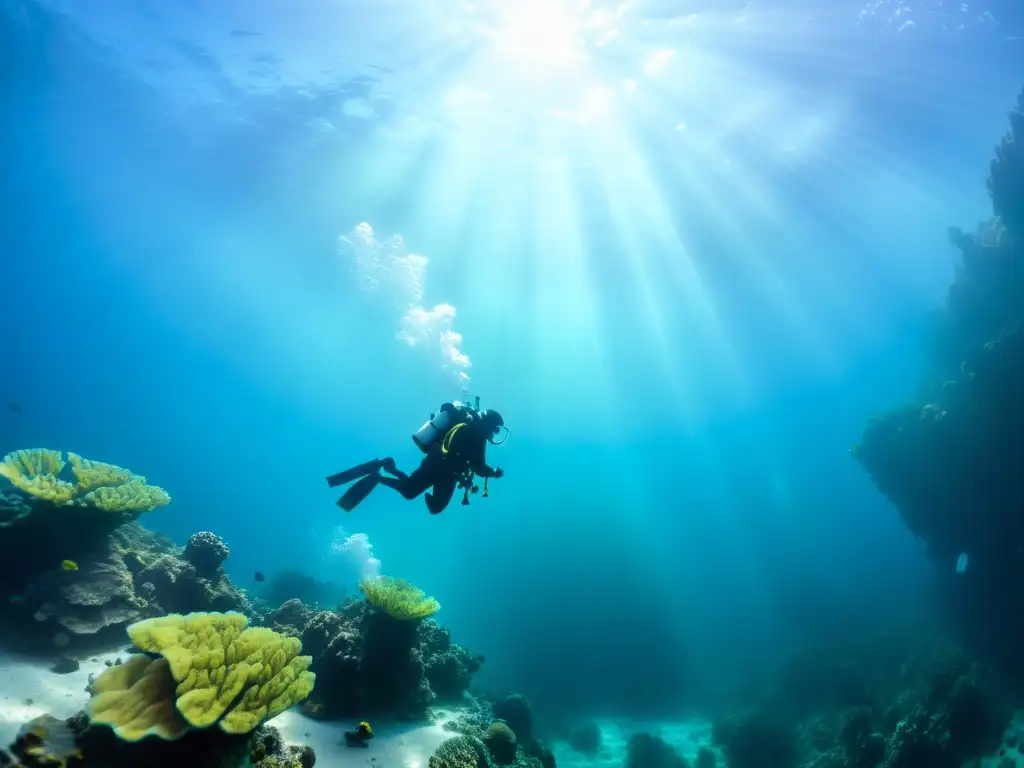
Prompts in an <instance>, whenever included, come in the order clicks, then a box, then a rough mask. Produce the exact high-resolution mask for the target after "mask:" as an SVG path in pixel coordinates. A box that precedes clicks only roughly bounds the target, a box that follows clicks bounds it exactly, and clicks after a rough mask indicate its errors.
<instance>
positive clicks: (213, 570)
mask: <svg viewBox="0 0 1024 768" xmlns="http://www.w3.org/2000/svg"><path fill="white" fill-rule="evenodd" d="M230 554H231V550H230V549H229V548H228V545H227V544H225V543H224V539H222V538H221V537H220V536H218V535H217V534H215V533H213V532H212V531H200V532H199V533H193V534H192V535H191V536H189V537H188V543H187V544H186V545H185V552H184V554H183V555H182V557H183V558H185V559H186V560H188V562H189V563H191V564H192V567H193V568H195V569H196V572H197V573H198V574H199V575H200V576H202V577H203V578H210V577H211V576H216V575H217V573H218V572H219V571H220V566H221V564H222V563H223V562H224V561H225V560H227V559H228V555H230Z"/></svg>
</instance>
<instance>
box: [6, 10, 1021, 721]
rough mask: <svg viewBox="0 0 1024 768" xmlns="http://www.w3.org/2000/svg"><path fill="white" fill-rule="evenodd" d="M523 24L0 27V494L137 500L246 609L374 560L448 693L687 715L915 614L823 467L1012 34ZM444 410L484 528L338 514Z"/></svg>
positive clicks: (400, 512) (861, 391)
mask: <svg viewBox="0 0 1024 768" xmlns="http://www.w3.org/2000/svg"><path fill="white" fill-rule="evenodd" d="M531 5H532V4H531V3H527V2H525V1H524V2H523V3H521V4H520V5H518V6H515V12H514V13H513V12H512V11H509V10H507V9H506V10H504V11H503V10H501V7H500V6H497V5H495V6H491V5H487V4H481V5H480V6H479V8H478V10H477V11H476V12H475V13H474V14H470V13H469V12H468V11H466V10H465V9H464V8H463V5H462V4H460V3H456V2H441V1H440V0H439V1H438V2H433V3H419V2H417V3H413V2H408V3H407V2H404V0H403V1H401V2H400V1H399V0H391V2H386V3H385V2H379V3H359V2H341V3H336V2H327V0H316V1H315V2H314V0H309V1H308V2H304V3H298V4H295V3H283V2H268V1H267V0H257V1H256V2H253V1H252V0H246V2H241V1H240V0H237V1H236V0H222V1H221V2H212V0H211V1H210V2H207V1H205V0H189V2H184V1H183V2H179V3H157V2H144V1H143V0H135V1H134V2H128V1H127V0H108V1H106V2H101V1H98V0H97V1H92V2H80V1H77V0H76V1H75V2H72V0H66V1H63V2H62V1H59V0H52V1H49V2H30V1H28V0H2V2H0V70H2V72H3V76H2V77H0V110H2V125H3V141H2V143H0V167H2V169H3V172H2V174H0V185H2V186H0V200H2V206H0V247H2V249H3V256H2V260H3V261H2V263H3V269H2V276H0V321H2V324H3V327H4V336H3V339H4V354H3V358H2V359H3V363H2V365H0V399H4V400H6V399H7V398H10V399H13V400H14V401H16V402H17V404H18V405H20V406H21V408H20V412H17V413H16V412H14V411H13V410H4V411H2V412H0V449H2V450H0V453H5V452H7V451H9V450H15V449H17V448H28V447H51V448H58V449H62V450H71V451H75V452H78V453H80V454H83V455H85V456H88V457H91V458H95V459H99V460H103V461H109V462H114V463H117V464H120V465H123V466H126V467H129V468H130V469H132V470H133V471H135V472H138V473H140V474H144V475H146V476H147V477H148V478H149V480H150V481H151V482H153V483H155V484H158V485H160V486H162V487H164V488H166V489H168V491H169V492H170V493H171V495H172V497H173V502H172V504H171V505H170V506H169V507H167V508H164V509H161V510H158V511H156V512H153V513H152V514H151V515H149V516H147V517H146V518H144V522H145V523H146V525H148V526H150V527H152V528H155V529H158V530H161V531H163V532H166V533H168V534H170V535H171V536H173V537H175V538H176V539H177V540H178V541H179V542H183V541H184V540H185V539H186V538H187V536H188V535H189V534H191V533H192V532H194V531H196V530H203V529H208V530H213V531H215V532H216V533H218V534H219V535H221V536H222V537H223V538H224V539H225V540H226V541H227V542H228V544H229V545H230V546H231V548H232V555H231V557H230V559H229V560H228V563H227V567H228V568H229V570H230V572H231V574H232V576H233V578H235V580H236V581H237V582H238V583H239V584H241V585H242V586H244V587H246V588H255V587H256V586H257V585H256V584H255V582H254V581H253V572H254V571H256V570H260V571H263V572H266V573H268V574H272V573H274V572H276V571H278V570H280V569H284V568H299V569H302V570H304V571H305V572H307V573H310V574H312V575H314V576H316V577H317V578H321V579H325V580H329V579H336V578H337V579H351V576H352V574H351V571H350V570H345V566H344V565H343V564H339V562H338V560H337V558H336V557H332V555H331V541H332V538H333V537H335V536H336V535H338V531H337V530H336V527H337V526H339V525H341V526H343V528H344V531H345V533H346V534H352V533H357V532H358V533H365V534H366V535H367V537H368V538H369V541H370V542H371V544H372V546H373V553H374V556H375V557H377V558H379V559H380V561H381V563H382V568H383V571H384V572H385V573H387V574H391V575H394V576H399V577H402V578H406V579H409V580H411V581H413V582H415V583H417V584H418V585H421V586H422V587H423V588H424V589H426V590H427V591H428V592H430V593H431V594H434V595H436V596H437V597H438V598H439V600H440V601H441V603H442V605H443V610H442V613H441V614H440V616H439V618H440V619H441V620H442V621H443V623H444V624H446V625H447V626H449V627H451V628H452V630H453V633H454V635H455V637H456V639H457V640H458V641H459V642H461V643H463V644H465V645H468V646H469V647H471V648H473V649H474V650H476V651H479V652H481V653H483V654H485V655H486V656H487V659H488V661H487V664H486V666H485V669H484V671H482V672H481V673H480V678H479V680H478V682H479V683H480V684H482V685H485V686H487V685H490V686H494V687H496V688H512V689H516V690H521V691H523V692H525V693H527V694H528V695H529V696H531V698H532V699H533V700H534V701H535V704H536V705H537V706H540V707H544V706H547V707H549V708H551V709H561V710H564V711H573V710H575V709H582V708H587V707H589V708H591V709H595V708H596V709H603V710H606V711H608V712H635V711H639V710H642V709H644V708H648V709H653V710H662V709H671V708H674V707H682V706H686V703H687V701H688V700H689V699H690V698H693V697H697V696H699V695H701V694H703V693H706V692H707V691H708V690H709V689H712V688H714V687H715V686H718V685H721V681H722V680H723V679H726V678H729V677H730V676H734V675H739V674H740V671H741V670H747V669H750V668H756V667H757V666H758V664H761V663H766V662H767V660H768V659H772V658H776V657H777V656H778V655H779V653H781V649H785V648H791V647H793V646H794V644H795V643H796V642H798V641H799V640H802V639H805V638H806V637H807V636H813V635H822V636H827V635H828V633H829V632H833V631H835V628H836V627H837V626H840V625H841V624H842V622H844V621H849V620H850V617H851V616H854V617H858V620H863V621H867V620H868V618H866V617H873V616H881V615H885V614H887V613H890V612H892V613H899V612H906V611H908V610H915V609H916V608H917V607H918V606H920V605H921V604H922V592H923V589H924V585H925V582H926V576H927V574H928V564H927V563H926V559H925V556H924V553H923V548H922V546H921V545H920V544H919V543H918V542H917V541H915V540H914V539H913V538H912V536H911V535H910V533H909V532H908V531H907V530H906V529H905V527H904V525H903V523H902V521H901V520H900V518H899V516H898V515H897V514H896V512H895V510H894V509H893V508H892V507H891V506H890V505H889V504H888V502H886V501H885V500H884V499H883V498H882V496H881V495H880V494H879V493H878V492H877V491H876V490H875V488H874V487H873V486H872V484H871V482H870V480H869V478H868V477H867V476H866V475H865V474H864V473H863V472H862V470H861V469H860V468H859V467H858V466H857V465H856V464H855V463H854V462H853V461H852V460H851V459H850V457H849V455H848V449H849V447H850V446H851V445H852V444H853V443H855V442H856V441H857V440H858V439H859V436H860V434H861V431H862V429H863V426H864V424H865V423H866V421H867V419H868V418H869V416H870V415H871V414H873V413H875V412H877V411H879V410H881V409H884V408H886V407H888V406H890V405H893V404H895V403H898V402H900V401H901V400H902V399H903V398H905V397H906V396H907V395H909V394H910V393H911V392H912V391H913V387H914V385H915V383H916V381H917V380H918V377H919V374H920V373H921V372H922V370H923V369H924V367H925V365H926V362H925V355H924V353H925V346H924V341H925V339H926V337H927V332H928V328H929V322H930V317H931V313H932V311H933V310H934V309H936V308H938V307H940V306H941V302H942V300H943V296H944V292H945V289H946V287H947V285H948V283H949V281H950V279H951V277H952V274H953V265H954V263H955V256H956V254H955V251H954V250H953V249H952V248H951V247H949V246H948V244H947V242H946V237H945V231H946V227H947V225H950V224H959V225H961V226H964V227H965V228H968V229H969V228H971V227H972V226H973V224H974V222H975V221H977V220H979V219H981V218H983V217H985V216H987V215H988V214H989V212H990V211H989V207H988V201H987V198H986V195H985V188H984V184H983V177H984V171H985V169H986V167H987V164H988V161H989V158H990V157H991V150H992V144H993V142H994V140H995V139H996V138H997V137H998V136H1000V135H1002V133H1003V132H1004V131H1005V127H1006V112H1007V110H1008V109H1009V107H1010V106H1011V105H1012V103H1013V102H1014V99H1015V96H1016V93H1017V92H1018V91H1019V88H1020V86H1021V84H1022V83H1021V80H1022V78H1021V75H1022V74H1024V69H1022V67H1021V62H1022V61H1024V47H1022V46H1024V40H1022V36H1024V11H1022V10H1021V7H1020V5H1019V3H1017V2H1015V0H1000V1H998V2H997V1H996V0H991V1H989V2H980V3H969V4H965V5H964V6H962V7H960V6H959V4H953V6H955V7H953V6H950V7H949V8H948V9H946V10H943V8H942V7H941V4H939V6H940V7H939V8H938V10H936V9H935V8H933V7H932V5H933V4H929V3H920V4H917V3H906V4H897V3H890V2H875V3H871V4H869V5H868V6H864V5H862V4H860V3H856V2H845V0H844V1H843V2H834V3H829V4H828V6H829V7H828V10H827V11H823V10H821V9H819V8H817V6H818V5H821V4H818V3H811V2H808V0H802V2H771V0H769V1H768V2H764V3H757V4H749V5H748V4H747V3H733V2H710V1H708V2H695V3H684V2H657V1H656V0H646V1H645V0H638V2H634V3H627V4H624V5H622V6H620V8H621V10H618V9H617V8H616V6H615V4H607V5H606V4H603V3H598V2H595V3H592V4H591V6H590V8H589V9H585V10H581V9H578V8H576V5H577V4H569V3H567V4H566V8H568V9H569V10H566V11H565V12H564V14H563V16H564V17H565V18H562V17H559V20H558V21H557V23H556V22H550V23H547V24H546V25H545V24H542V23H541V21H539V20H538V17H537V13H539V11H537V10H536V9H533V8H531ZM545 7H548V6H547V5H546V6H545ZM552 7H554V6H552ZM549 12H550V11H549ZM602 12H603V13H602ZM531 13H532V14H533V16H531ZM566 19H568V20H566ZM908 22H912V23H910V24H908ZM524 29H525V31H524ZM538 30H546V31H538ZM566 30H568V31H566ZM613 33H614V34H613ZM574 39H575V41H576V42H575V43H574V44H573V45H572V46H570V45H569V43H570V42H572V41H573V40H574ZM570 47H571V50H569V49H570ZM659 52H660V53H659ZM570 54H572V56H578V57H579V60H573V61H569V62H566V61H565V60H564V59H565V58H566V57H569V58H572V56H570ZM364 222H365V223H368V224H369V225H370V226H371V227H372V233H373V234H372V240H371V239H370V238H371V236H370V235H368V234H366V230H363V232H364V240H363V241H360V240H359V239H358V237H357V235H356V228H357V227H358V226H359V225H360V224H362V223H364ZM396 234H400V235H401V236H402V238H403V239H404V243H405V250H401V249H399V248H398V247H397V246H396V244H395V243H394V242H393V241H391V240H390V238H392V237H393V236H394V235H396ZM342 237H345V238H347V239H348V240H349V241H350V244H349V245H346V244H345V243H344V242H343V241H341V240H340V238H342ZM353 242H354V243H355V245H352V244H351V243H353ZM407 254H417V255H421V256H424V257H425V258H426V260H427V261H426V263H425V266H423V268H422V271H420V272H419V273H418V275H419V277H420V278H422V284H421V285H420V289H419V290H417V289H416V288H415V286H413V285H411V284H410V282H409V280H408V277H409V271H408V267H409V266H410V262H409V261H408V259H407ZM374 258H376V259H377V261H376V263H371V262H373V259H374ZM421 266H422V264H421ZM374 281H375V286H376V287H373V286H372V285H371V283H374ZM440 304H448V305H451V306H452V307H454V309H455V315H454V319H452V318H451V317H450V315H448V316H444V310H441V313H440V314H441V315H442V317H441V319H440V321H438V322H433V321H431V322H429V323H427V324H426V325H424V324H423V323H419V324H417V323H416V322H413V324H412V325H411V326H410V325H403V317H405V316H406V313H407V312H408V311H409V310H417V309H422V310H423V311H424V312H428V313H429V312H430V311H432V310H434V308H435V307H436V306H437V305H440ZM411 317H412V318H413V320H416V319H417V318H419V319H420V320H422V319H423V317H424V316H423V315H416V314H415V313H414V314H413V315H412V316H411ZM445 317H447V320H446V319H445ZM428 319H429V317H428ZM438 323H439V324H438ZM403 329H405V330H406V331H410V330H411V331H412V332H413V333H414V334H416V333H421V332H422V334H423V335H422V336H421V337H420V336H414V338H416V339H418V343H416V344H415V345H410V344H409V343H408V342H407V341H405V340H403V339H401V338H399V334H400V332H401V331H402V330H403ZM445 330H451V331H454V332H456V333H458V334H460V335H461V339H460V340H453V339H449V341H450V342H451V343H448V344H447V347H446V343H445V342H444V341H443V338H442V336H441V334H442V332H443V331H445ZM452 348H456V349H458V351H459V353H460V354H464V355H466V356H468V363H469V364H468V366H467V365H465V364H464V361H462V359H461V358H459V357H454V358H453V357H450V356H449V357H448V358H445V356H444V355H445V354H446V353H450V352H451V350H452ZM460 374H466V375H468V377H469V384H468V389H469V395H470V396H474V395H479V396H480V397H481V398H482V404H483V405H484V406H485V407H493V408H497V409H499V410H500V411H501V412H502V414H503V415H504V417H505V420H506V424H507V425H508V426H509V427H510V429H511V437H510V439H509V440H508V442H507V443H506V444H504V445H502V446H500V447H494V448H491V449H490V453H489V459H490V461H491V463H492V464H495V465H498V466H501V467H503V468H504V469H505V470H506V472H507V475H506V477H504V478H502V479H501V480H497V481H494V482H493V483H491V485H490V491H491V493H490V497H489V498H487V499H483V498H480V497H479V496H477V497H474V498H473V500H472V504H471V505H470V506H468V507H463V506H461V505H460V504H459V503H458V498H456V500H455V501H454V502H453V504H452V505H451V507H449V509H448V510H447V511H446V512H445V513H444V514H442V515H439V516H436V517H433V516H430V515H428V514H427V512H426V510H425V508H424V505H423V502H422V500H421V499H417V500H414V501H411V502H406V501H404V500H402V499H401V498H399V497H398V496H397V494H394V493H392V492H390V491H389V490H387V489H383V488H382V489H379V490H378V491H377V492H376V493H375V494H374V495H373V496H372V497H371V498H370V499H369V500H368V501H367V502H366V503H364V504H363V505H362V506H361V507H359V509H358V510H357V511H355V512H353V513H352V514H350V515H344V513H342V512H340V511H339V510H338V508H337V507H336V506H335V505H334V501H335V496H336V494H335V493H334V492H332V491H330V490H329V489H328V488H327V487H326V485H325V483H324V481H323V478H324V476H325V475H327V474H329V473H332V472H335V471H338V470H340V469H343V468H345V467H347V466H349V465H352V464H355V463H358V462H361V461H364V460H366V459H369V458H373V457H376V456H381V455H388V454H390V455H393V456H395V458H396V459H397V461H398V463H399V465H400V466H402V467H404V468H407V469H411V468H412V467H413V466H414V464H415V462H416V461H417V460H418V457H419V454H418V451H417V449H416V448H415V446H414V445H413V443H412V441H411V440H410V438H409V436H410V434H411V433H412V432H413V431H414V430H415V429H416V428H417V427H418V426H419V425H420V424H421V423H422V421H423V420H424V419H425V418H426V417H427V416H429V414H430V413H431V412H434V411H436V410H437V409H438V407H439V405H440V403H441V402H443V401H445V400H449V399H452V398H456V397H459V396H460V394H461V390H462V388H463V386H464V382H463V381H462V380H461V379H460ZM949 567H950V568H951V569H952V568H954V567H955V564H954V563H950V564H949ZM351 586H354V585H352V584H350V587H351Z"/></svg>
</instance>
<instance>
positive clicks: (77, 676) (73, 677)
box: [0, 650, 129, 747]
mask: <svg viewBox="0 0 1024 768" xmlns="http://www.w3.org/2000/svg"><path fill="white" fill-rule="evenodd" d="M128 655H129V654H127V653H125V652H124V651H123V650H122V651H112V652H110V653H102V654H96V655H92V656H87V657H85V658H83V659H81V660H80V662H81V663H80V666H79V667H78V671H76V672H71V673H69V674H66V675H58V674H57V673H56V672H51V671H50V666H51V664H52V663H53V662H52V661H44V660H40V659H32V658H25V657H19V656H16V655H13V654H7V653H4V654H0V747H6V746H8V745H9V744H10V743H11V742H13V741H14V739H15V737H16V736H17V735H18V730H19V729H20V728H21V726H22V725H24V724H25V723H26V722H27V721H29V720H31V719H32V718H33V717H39V716H40V715H46V714H49V715H53V716H54V717H59V718H62V719H63V718H66V717H71V715H73V714H75V713H76V712H78V711H79V710H80V709H82V707H84V706H85V702H86V701H88V700H89V694H88V693H87V692H86V690H85V687H86V686H87V685H88V684H89V675H90V674H93V675H99V674H100V673H101V672H103V670H105V669H106V668H107V667H106V664H105V662H106V661H110V662H113V661H114V660H115V659H116V658H118V657H120V658H122V659H126V658H128Z"/></svg>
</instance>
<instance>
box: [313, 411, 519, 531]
mask: <svg viewBox="0 0 1024 768" xmlns="http://www.w3.org/2000/svg"><path fill="white" fill-rule="evenodd" d="M502 430H504V432H502ZM499 435H501V439H500V440H499V439H498V436H499ZM507 437H508V429H507V428H506V427H505V420H504V419H502V417H501V414H500V413H498V412H497V411H495V410H483V411H481V410H480V398H479V397H478V398H476V406H475V407H471V406H469V405H464V404H461V403H458V402H455V403H445V404H444V405H442V406H441V412H440V413H438V414H436V415H435V414H431V416H430V420H429V421H427V422H426V423H425V424H424V425H423V426H422V427H420V428H419V430H418V431H417V432H416V433H415V434H414V435H413V436H412V439H413V442H415V443H416V445H417V446H419V449H420V450H421V451H423V453H424V454H426V455H425V456H424V457H423V460H422V461H421V462H420V465H419V466H418V467H417V468H416V469H415V470H414V471H413V472H412V474H411V475H407V474H406V473H405V472H402V471H401V470H400V469H398V468H397V467H396V466H395V460H394V459H392V458H390V457H388V458H385V459H374V460H373V461H368V462H366V463H365V464H360V465H358V466H356V467H352V468H351V469H347V470H345V471H344V472H339V473H337V474H335V475H331V476H330V477H328V478H327V484H328V485H329V486H330V487H331V488H336V487H337V486H339V485H344V484H345V483H351V482H353V481H358V482H355V483H354V484H353V485H352V487H351V488H349V489H348V490H347V491H346V492H345V494H344V495H343V496H342V497H341V498H340V499H338V506H339V507H341V508H342V509H344V510H345V511H346V512H351V511H352V510H353V509H355V508H356V507H357V506H358V505H359V504H360V502H362V501H363V499H365V498H366V497H367V496H369V495H370V493H372V492H373V490H374V489H375V488H376V487H377V486H378V485H386V486H387V487H389V488H394V489H395V490H396V491H398V492H399V493H400V494H402V496H404V497H405V498H406V499H415V498H416V497H417V496H419V495H420V494H421V493H423V492H424V491H426V490H428V489H430V488H432V489H433V492H432V493H427V494H426V496H425V497H424V498H425V499H426V502H427V509H428V510H430V514H432V515H437V514H440V513H441V512H443V511H444V509H445V507H447V506H448V503H449V502H450V501H451V500H452V496H454V495H455V489H456V488H462V489H463V490H464V493H463V496H462V503H463V504H469V494H470V492H472V493H476V492H477V491H478V490H479V488H478V486H476V485H474V484H473V477H474V475H479V476H480V477H482V478H484V489H483V490H484V493H483V495H484V497H486V496H487V481H488V480H489V479H490V478H492V477H493V478H495V479H497V478H499V477H502V476H503V475H504V474H505V472H504V470H502V469H501V468H500V467H498V468H492V467H490V466H489V465H488V464H487V443H491V444H492V445H501V443H503V442H505V440H506V439H507ZM381 470H384V471H385V472H387V473H388V474H389V475H391V477H385V476H384V475H381V474H380V471H381Z"/></svg>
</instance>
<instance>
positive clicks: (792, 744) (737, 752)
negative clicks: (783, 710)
mask: <svg viewBox="0 0 1024 768" xmlns="http://www.w3.org/2000/svg"><path fill="white" fill-rule="evenodd" d="M711 739H712V741H713V742H714V743H715V744H716V745H717V746H719V747H721V748H722V752H723V753H724V754H725V759H726V763H727V764H728V765H729V768H761V766H766V765H771V766H775V767H777V768H787V767H788V768H792V766H795V765H796V764H797V758H798V755H799V748H798V742H797V738H796V730H795V728H794V727H793V725H792V724H791V723H788V722H785V721H784V720H783V719H781V718H778V717H776V716H775V715H773V714H771V713H769V712H766V711H764V710H756V711H753V712H748V713H742V714H734V715H731V716H729V717H725V718H720V719H718V720H716V721H715V722H714V725H713V729H712V736H711ZM647 749H653V748H651V747H649V746H648V747H645V750H647Z"/></svg>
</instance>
